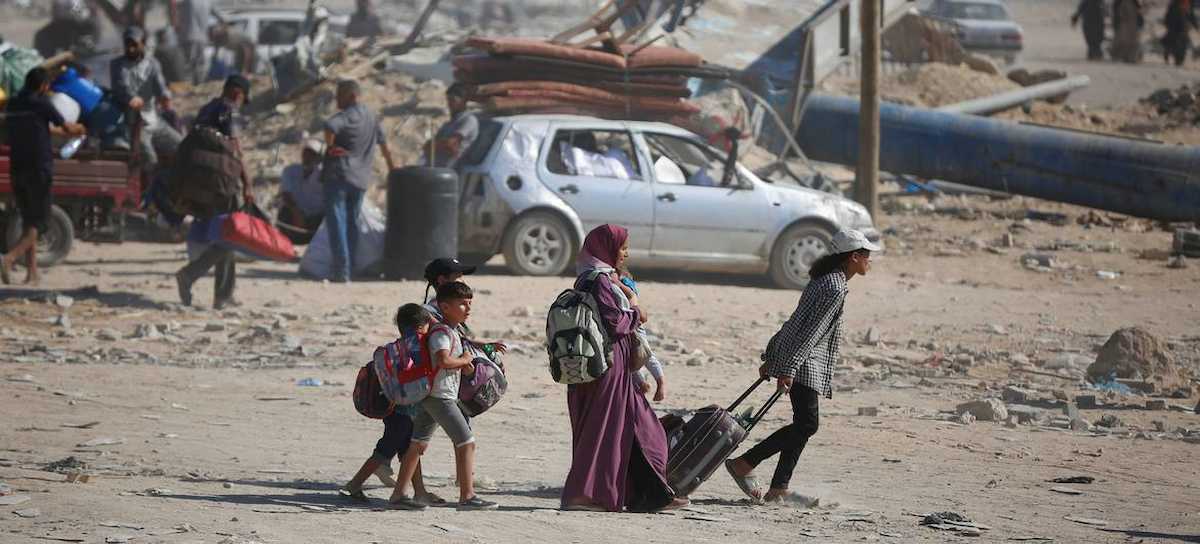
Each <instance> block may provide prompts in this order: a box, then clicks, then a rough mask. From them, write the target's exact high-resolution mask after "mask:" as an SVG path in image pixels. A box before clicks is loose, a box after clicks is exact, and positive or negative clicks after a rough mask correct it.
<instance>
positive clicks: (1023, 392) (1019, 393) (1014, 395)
mask: <svg viewBox="0 0 1200 544" xmlns="http://www.w3.org/2000/svg"><path fill="white" fill-rule="evenodd" d="M1034 395H1036V393H1035V392H1033V391H1031V390H1029V389H1025V388H1022V387H1017V386H1015V385H1010V386H1008V387H1005V388H1004V391H1003V392H1001V393H1000V398H1002V399H1004V402H1014V403H1017V404H1024V403H1027V402H1029V401H1030V399H1032V398H1033V397H1034Z"/></svg>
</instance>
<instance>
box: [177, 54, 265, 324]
mask: <svg viewBox="0 0 1200 544" xmlns="http://www.w3.org/2000/svg"><path fill="white" fill-rule="evenodd" d="M249 97H250V80H248V79H246V78H245V77H242V76H240V75H232V76H229V78H228V79H226V80H225V88H224V90H223V91H222V92H221V96H220V97H218V98H215V99H213V100H212V101H211V102H209V103H208V104H206V105H205V106H204V107H203V108H200V113H198V114H197V115H196V121H195V122H194V124H193V126H192V130H202V129H211V130H216V131H217V132H220V133H221V134H222V135H223V136H225V137H226V138H230V139H231V140H233V148H234V150H235V151H236V153H237V158H238V161H239V162H240V161H241V146H240V144H239V143H238V133H239V127H238V119H237V111H238V108H240V107H241V106H242V104H244V103H245V102H246V100H247V99H249ZM241 178H242V199H243V200H244V201H245V203H246V204H252V203H253V202H254V194H253V193H252V192H251V190H250V181H249V178H248V176H247V175H246V167H245V165H244V164H243V165H242V167H241ZM239 207H240V206H239V205H238V202H237V195H233V196H232V197H231V198H230V199H229V202H228V204H227V205H225V206H224V209H222V210H213V211H214V212H215V213H214V215H213V216H210V217H196V218H195V221H194V222H193V223H192V228H191V230H190V231H189V232H188V256H189V257H190V258H191V260H190V261H189V262H188V264H187V265H186V266H184V267H183V268H181V269H179V272H176V273H175V283H176V285H177V286H178V288H179V300H180V301H182V302H183V305H184V306H191V304H192V284H194V283H196V280H198V279H200V278H202V277H204V275H205V274H207V273H208V270H209V269H210V268H215V271H214V276H215V279H216V284H215V285H214V287H213V306H212V307H213V309H214V310H220V309H223V308H227V307H230V306H237V305H238V303H237V301H235V300H234V298H233V288H234V284H235V283H236V280H237V269H236V268H235V265H234V254H233V250H231V249H229V248H227V247H224V246H221V245H220V244H217V243H215V242H216V241H215V240H213V239H212V236H211V233H210V230H211V228H212V226H213V225H212V224H211V223H212V220H213V219H214V217H215V216H216V215H219V214H221V213H228V212H233V211H235V210H237V209H238V208H239Z"/></svg>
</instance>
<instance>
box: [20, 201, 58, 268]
mask: <svg viewBox="0 0 1200 544" xmlns="http://www.w3.org/2000/svg"><path fill="white" fill-rule="evenodd" d="M7 222H8V225H7V227H6V228H5V229H4V232H5V235H4V239H5V240H6V241H7V242H8V247H13V246H15V245H17V242H18V241H19V240H20V239H21V233H22V231H23V230H24V225H23V224H22V221H21V214H20V213H18V212H17V211H16V210H11V211H10V213H9V214H8V221H7ZM46 223H47V224H48V227H49V229H48V230H47V232H39V233H38V242H37V256H38V259H37V262H38V266H47V267H48V266H54V265H55V264H56V263H58V262H59V261H61V260H63V259H64V258H66V256H67V254H68V253H70V252H71V245H72V244H74V243H75V225H74V224H72V223H71V216H69V215H67V212H65V211H63V209H62V208H59V207H58V206H55V205H52V206H50V218H49V219H47V220H46ZM17 264H19V265H22V266H24V264H25V260H24V259H21V260H19V261H18V262H17Z"/></svg>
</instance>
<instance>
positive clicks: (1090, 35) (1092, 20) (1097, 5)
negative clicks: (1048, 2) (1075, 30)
mask: <svg viewBox="0 0 1200 544" xmlns="http://www.w3.org/2000/svg"><path fill="white" fill-rule="evenodd" d="M1080 19H1083V40H1084V41H1086V42H1087V48H1088V60H1104V49H1103V48H1101V47H1100V46H1101V45H1102V44H1103V43H1104V0H1080V2H1079V7H1078V8H1076V9H1075V14H1074V15H1071V26H1075V25H1077V24H1079V20H1080Z"/></svg>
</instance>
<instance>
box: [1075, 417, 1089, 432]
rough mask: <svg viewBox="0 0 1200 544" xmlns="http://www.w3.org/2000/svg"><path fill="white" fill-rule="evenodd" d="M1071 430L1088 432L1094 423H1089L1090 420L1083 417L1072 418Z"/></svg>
mask: <svg viewBox="0 0 1200 544" xmlns="http://www.w3.org/2000/svg"><path fill="white" fill-rule="evenodd" d="M1071 430H1072V431H1081V432H1087V431H1090V430H1092V424H1091V423H1088V420H1086V419H1083V418H1081V417H1077V418H1073V419H1071Z"/></svg>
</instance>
